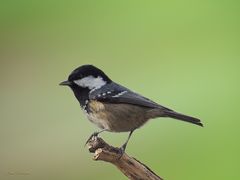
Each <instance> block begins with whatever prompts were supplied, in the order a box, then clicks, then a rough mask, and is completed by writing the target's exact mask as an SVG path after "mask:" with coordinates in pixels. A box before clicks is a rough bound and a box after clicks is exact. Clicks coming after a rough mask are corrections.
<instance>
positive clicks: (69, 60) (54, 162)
mask: <svg viewBox="0 0 240 180" xmlns="http://www.w3.org/2000/svg"><path fill="white" fill-rule="evenodd" d="M239 5H240V3H239V1H237V0H220V1H216V0H201V1H200V0H199V1H195V0H194V1H190V0H184V1H177V0H170V1H157V0H156V1H152V0H151V1H128V0H123V1H111V0H109V1H106V0H102V1H98V0H96V1H94V0H90V1H63V0H55V1H53V0H51V1H48V0H45V1H37V0H36V1H32V0H28V1H27V0H21V1H18V0H9V1H3V0H2V1H1V3H0V27H1V28H0V82H1V93H0V107H1V108H0V179H1V180H8V179H10V180H19V179H20V180H22V179H24V180H25V179H26V180H28V179H30V180H33V179H56V180H65V179H71V180H77V179H90V180H91V179H107V180H112V179H126V178H125V177H124V176H123V175H122V174H121V173H120V172H118V170H117V169H116V168H115V167H113V166H112V165H110V164H107V163H103V162H94V161H92V160H91V157H92V156H91V155H90V154H89V153H88V150H87V148H84V143H85V140H86V139H87V138H88V137H89V135H90V134H91V133H92V132H93V131H95V130H97V128H96V127H95V126H94V125H92V124H91V123H90V122H88V121H87V120H86V118H85V117H84V116H83V114H82V112H81V111H80V108H79V104H78V102H77V101H76V100H75V98H74V96H73V94H72V92H71V91H70V90H69V89H67V88H63V87H60V86H58V83H59V82H60V81H62V80H65V79H66V78H67V76H68V74H69V73H70V72H71V71H72V70H73V69H74V68H76V67H78V66H80V65H83V64H94V65H96V66H98V67H99V68H101V69H103V70H104V71H105V72H106V73H107V74H108V75H109V76H110V77H111V78H112V79H113V80H115V81H116V82H118V83H121V84H123V85H125V86H127V87H129V88H131V89H132V90H134V91H137V92H139V93H141V94H143V95H145V96H147V97H149V98H150V99H153V100H154V101H156V102H159V103H160V104H163V105H165V106H167V107H170V108H173V109H175V110H177V111H180V112H183V113H186V114H189V115H192V116H196V117H199V118H201V119H202V121H203V123H204V125H205V127H204V128H200V127H197V126H194V125H191V124H188V123H183V122H180V121H175V120H170V119H160V118H159V119H155V120H152V121H151V122H149V123H147V124H146V125H145V126H144V127H143V128H141V129H139V130H137V131H136V132H135V134H134V135H133V137H132V139H131V141H130V142H129V145H128V148H127V152H128V153H129V154H130V155H131V156H134V157H136V158H137V159H139V160H140V161H142V162H144V163H146V164H147V165H149V166H150V167H151V168H152V169H153V170H154V171H155V172H156V173H157V174H159V175H160V176H162V177H163V178H164V179H169V180H193V179H194V180H198V179H199V180H200V179H201V180H202V179H221V180H222V179H239V178H240V174H239V167H240V164H239V161H240V155H239V152H240V144H239V135H240V133H239V129H240V128H239V125H240V122H239V115H238V111H239V107H240V104H239V99H240V96H239V90H240V84H239V77H240V62H239V60H240V59H239V57H240V48H239V47H240V33H239V32H240V11H239V9H240V6H239ZM102 136H103V138H104V139H105V140H107V142H109V143H110V144H112V145H115V146H120V145H121V144H122V143H123V142H124V141H125V139H126V138H127V134H126V133H121V134H114V133H103V134H102Z"/></svg>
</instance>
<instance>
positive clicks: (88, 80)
mask: <svg viewBox="0 0 240 180" xmlns="http://www.w3.org/2000/svg"><path fill="white" fill-rule="evenodd" d="M74 83H75V84H77V85H78V86H81V87H87V88H89V89H90V90H91V91H94V90H96V89H99V88H101V87H102V86H104V85H105V84H107V82H106V81H104V80H103V78H102V77H100V76H98V77H97V78H96V77H93V76H87V77H84V78H82V79H78V80H75V81H74Z"/></svg>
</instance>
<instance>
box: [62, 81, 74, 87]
mask: <svg viewBox="0 0 240 180" xmlns="http://www.w3.org/2000/svg"><path fill="white" fill-rule="evenodd" d="M59 85H60V86H70V85H72V83H71V82H70V81H63V82H61V83H60V84H59Z"/></svg>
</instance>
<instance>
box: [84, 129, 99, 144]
mask: <svg viewBox="0 0 240 180" xmlns="http://www.w3.org/2000/svg"><path fill="white" fill-rule="evenodd" d="M98 134H99V132H94V133H92V134H91V136H90V137H89V138H88V140H87V141H86V143H85V146H86V145H87V143H88V142H89V141H90V140H91V139H92V138H93V137H97V136H98Z"/></svg>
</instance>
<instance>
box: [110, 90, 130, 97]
mask: <svg viewBox="0 0 240 180" xmlns="http://www.w3.org/2000/svg"><path fill="white" fill-rule="evenodd" d="M125 93H127V91H123V92H120V93H118V94H116V95H114V96H113V97H114V98H116V97H120V96H122V95H123V94H125Z"/></svg>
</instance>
